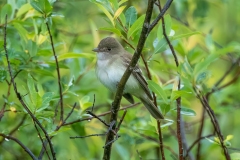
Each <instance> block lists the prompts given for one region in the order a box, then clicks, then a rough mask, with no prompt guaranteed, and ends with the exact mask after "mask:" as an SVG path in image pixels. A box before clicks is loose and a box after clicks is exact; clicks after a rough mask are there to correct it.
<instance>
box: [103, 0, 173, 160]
mask: <svg viewBox="0 0 240 160" xmlns="http://www.w3.org/2000/svg"><path fill="white" fill-rule="evenodd" d="M154 2H155V0H149V1H148V7H147V11H146V16H145V20H144V23H143V27H142V31H141V34H140V38H139V41H138V44H137V48H136V50H135V52H134V55H133V57H132V60H131V62H130V64H129V66H128V67H127V69H126V71H125V73H124V74H123V76H122V78H121V80H120V82H119V84H118V88H117V92H116V94H115V98H114V101H113V103H112V112H113V113H112V114H111V117H110V121H116V120H117V113H118V110H119V106H120V102H121V99H122V95H123V90H124V86H125V84H126V82H127V80H128V78H129V76H130V74H131V73H132V70H133V68H134V67H135V66H136V64H137V62H138V60H139V58H140V56H141V53H142V49H143V47H144V44H145V41H146V39H147V37H148V35H149V33H150V32H151V30H152V29H153V28H154V27H155V26H156V24H157V23H158V21H159V20H160V19H161V18H162V16H163V15H164V14H165V12H166V11H167V9H168V8H169V6H170V4H171V2H172V0H168V2H167V3H166V5H165V6H164V9H163V12H161V14H159V15H158V17H157V18H156V19H155V20H154V22H153V23H152V24H151V25H150V20H151V16H152V12H153V5H154ZM115 127H116V126H113V128H115ZM113 136H114V135H113V134H112V133H109V134H108V135H107V138H106V142H105V143H106V144H107V143H108V142H110V141H112V140H113ZM111 147H112V145H111V144H110V145H108V146H107V147H105V149H104V155H103V160H109V159H110V155H111Z"/></svg>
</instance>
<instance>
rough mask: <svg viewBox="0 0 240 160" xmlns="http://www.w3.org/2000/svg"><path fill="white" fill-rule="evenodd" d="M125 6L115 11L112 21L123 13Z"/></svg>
mask: <svg viewBox="0 0 240 160" xmlns="http://www.w3.org/2000/svg"><path fill="white" fill-rule="evenodd" d="M125 7H126V6H121V7H120V8H118V9H117V11H116V12H115V14H114V16H113V19H117V18H118V17H119V15H120V14H121V13H122V12H123V10H124V9H125Z"/></svg>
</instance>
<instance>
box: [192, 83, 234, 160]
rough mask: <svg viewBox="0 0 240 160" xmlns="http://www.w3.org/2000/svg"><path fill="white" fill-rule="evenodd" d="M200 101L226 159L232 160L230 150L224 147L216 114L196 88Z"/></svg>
mask: <svg viewBox="0 0 240 160" xmlns="http://www.w3.org/2000/svg"><path fill="white" fill-rule="evenodd" d="M193 89H194V91H195V93H196V95H197V97H198V99H199V100H200V102H201V103H202V105H203V107H204V108H205V109H206V111H207V113H208V115H209V117H210V119H211V122H212V124H213V127H214V129H215V131H216V133H217V136H218V139H219V142H220V145H221V147H222V149H223V151H224V155H225V158H226V159H227V160H230V156H229V153H228V150H227V148H226V146H225V145H224V138H223V135H222V133H221V130H220V126H219V124H218V121H217V118H216V116H215V114H214V111H213V110H212V108H211V107H210V105H209V103H208V101H207V99H206V97H204V96H201V92H200V91H199V90H198V89H197V88H196V87H193Z"/></svg>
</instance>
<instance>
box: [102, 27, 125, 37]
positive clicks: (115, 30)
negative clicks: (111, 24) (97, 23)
mask: <svg viewBox="0 0 240 160" xmlns="http://www.w3.org/2000/svg"><path fill="white" fill-rule="evenodd" d="M99 30H103V31H109V32H112V33H115V34H116V35H118V36H119V37H120V36H121V35H122V34H121V31H119V30H118V29H117V28H107V27H104V28H99Z"/></svg>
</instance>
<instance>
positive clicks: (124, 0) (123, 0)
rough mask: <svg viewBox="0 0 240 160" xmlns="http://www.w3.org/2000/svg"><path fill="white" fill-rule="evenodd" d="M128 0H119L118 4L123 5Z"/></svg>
mask: <svg viewBox="0 0 240 160" xmlns="http://www.w3.org/2000/svg"><path fill="white" fill-rule="evenodd" d="M127 1H128V0H121V1H119V2H118V5H119V6H121V5H122V4H123V3H125V2H127Z"/></svg>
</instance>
